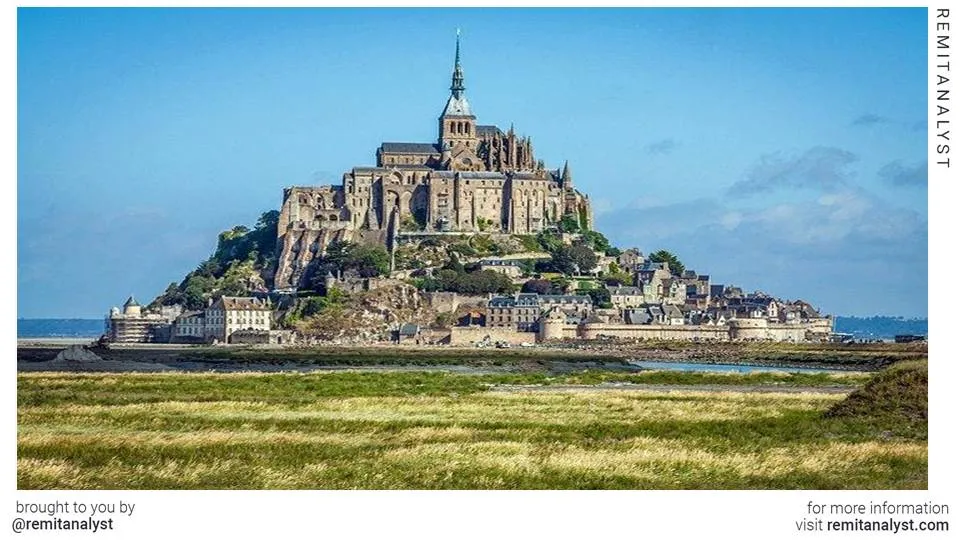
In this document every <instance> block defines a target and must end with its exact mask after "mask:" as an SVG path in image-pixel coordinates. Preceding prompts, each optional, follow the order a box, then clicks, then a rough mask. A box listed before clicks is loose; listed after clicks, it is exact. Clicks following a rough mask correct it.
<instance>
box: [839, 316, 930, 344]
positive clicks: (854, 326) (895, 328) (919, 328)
mask: <svg viewBox="0 0 960 540" xmlns="http://www.w3.org/2000/svg"><path fill="white" fill-rule="evenodd" d="M833 329H834V331H835V332H840V333H843V334H853V335H854V337H857V338H873V339H892V338H893V337H894V336H896V335H899V334H917V335H924V336H925V335H927V319H926V318H922V319H905V318H903V317H882V316H875V317H836V318H834V326H833Z"/></svg>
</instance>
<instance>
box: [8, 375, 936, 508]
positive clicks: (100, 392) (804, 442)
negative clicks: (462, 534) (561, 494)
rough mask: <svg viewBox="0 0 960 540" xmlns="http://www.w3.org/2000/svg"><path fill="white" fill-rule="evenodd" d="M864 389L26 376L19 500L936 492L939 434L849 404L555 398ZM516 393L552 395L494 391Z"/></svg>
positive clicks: (566, 380)
mask: <svg viewBox="0 0 960 540" xmlns="http://www.w3.org/2000/svg"><path fill="white" fill-rule="evenodd" d="M657 377H659V378H660V379H661V380H657V379H656V378H657ZM644 378H646V379H644ZM718 378H719V379H718ZM665 379H669V381H666V380H665ZM865 380H866V379H865V376H864V375H855V374H850V375H842V376H828V375H822V374H812V375H811V374H806V375H797V376H784V375H777V374H757V375H697V374H667V375H657V374H655V373H651V374H643V373H641V374H613V373H590V372H588V373H584V374H574V375H568V376H562V377H547V376H545V375H542V374H516V375H483V376H480V375H453V374H448V373H435V372H432V373H427V372H402V373H401V372H383V373H369V372H368V373H355V372H334V373H311V374H293V373H280V374H276V373H274V374H246V373H244V374H239V373H235V374H197V373H162V374H146V373H129V374H64V373H36V374H21V375H19V376H18V395H17V398H18V438H17V446H18V466H17V484H18V486H17V487H18V488H20V489H194V488H208V489H355V488H356V489H435V488H445V489H460V488H466V489H514V488H523V489H607V488H613V489H648V488H649V489H730V488H733V489H765V488H774V489H795V488H803V489H878V488H887V489H925V488H926V486H927V442H926V421H925V419H924V421H923V422H902V421H899V420H897V419H894V418H891V417H877V418H871V417H863V416H831V417H827V416H825V415H824V413H825V411H827V410H829V409H830V408H831V407H832V406H833V405H835V404H837V403H838V402H840V401H842V400H843V399H844V396H843V395H842V394H841V395H836V394H819V393H802V394H787V393H774V394H770V393H763V394H761V393H743V392H698V391H694V390H691V391H684V392H669V393H667V392H659V391H640V390H626V391H622V390H617V391H602V390H589V389H585V390H578V391H562V392H561V391H550V390H549V385H551V384H593V383H597V382H612V381H628V382H641V383H643V382H646V383H650V382H670V383H674V384H677V383H679V384H698V383H704V384H738V385H739V384H782V385H785V386H791V385H801V386H824V385H831V386H832V385H837V384H853V385H862V384H863V383H864V382H865ZM503 383H509V384H541V385H545V386H546V389H545V391H538V392H518V393H511V392H489V391H487V389H488V388H489V385H491V384H503Z"/></svg>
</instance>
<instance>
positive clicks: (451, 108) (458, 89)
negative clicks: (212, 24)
mask: <svg viewBox="0 0 960 540" xmlns="http://www.w3.org/2000/svg"><path fill="white" fill-rule="evenodd" d="M465 90H466V87H465V86H464V85H463V67H461V66H460V29H459V28H458V29H457V52H456V55H455V56H454V61H453V77H452V79H451V81H450V97H449V98H447V106H446V107H444V108H443V113H442V114H441V116H473V113H472V112H471V111H470V103H468V102H467V97H466V95H464V94H465Z"/></svg>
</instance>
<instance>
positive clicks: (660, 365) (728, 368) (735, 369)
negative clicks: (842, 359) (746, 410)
mask: <svg viewBox="0 0 960 540" xmlns="http://www.w3.org/2000/svg"><path fill="white" fill-rule="evenodd" d="M630 365H632V366H637V367H641V368H643V369H659V370H671V371H712V372H721V373H762V372H775V373H836V372H842V371H845V370H839V369H824V368H806V367H789V366H783V367H781V366H750V365H735V364H701V363H698V362H648V361H643V360H631V361H630Z"/></svg>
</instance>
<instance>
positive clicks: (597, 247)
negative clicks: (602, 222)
mask: <svg viewBox="0 0 960 540" xmlns="http://www.w3.org/2000/svg"><path fill="white" fill-rule="evenodd" d="M583 241H584V242H586V243H587V244H589V245H590V246H591V247H593V250H594V251H599V252H601V253H607V252H608V251H610V250H611V249H612V246H611V245H610V241H609V240H607V237H606V236H604V235H603V233H601V232H598V231H586V232H584V233H583Z"/></svg>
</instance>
